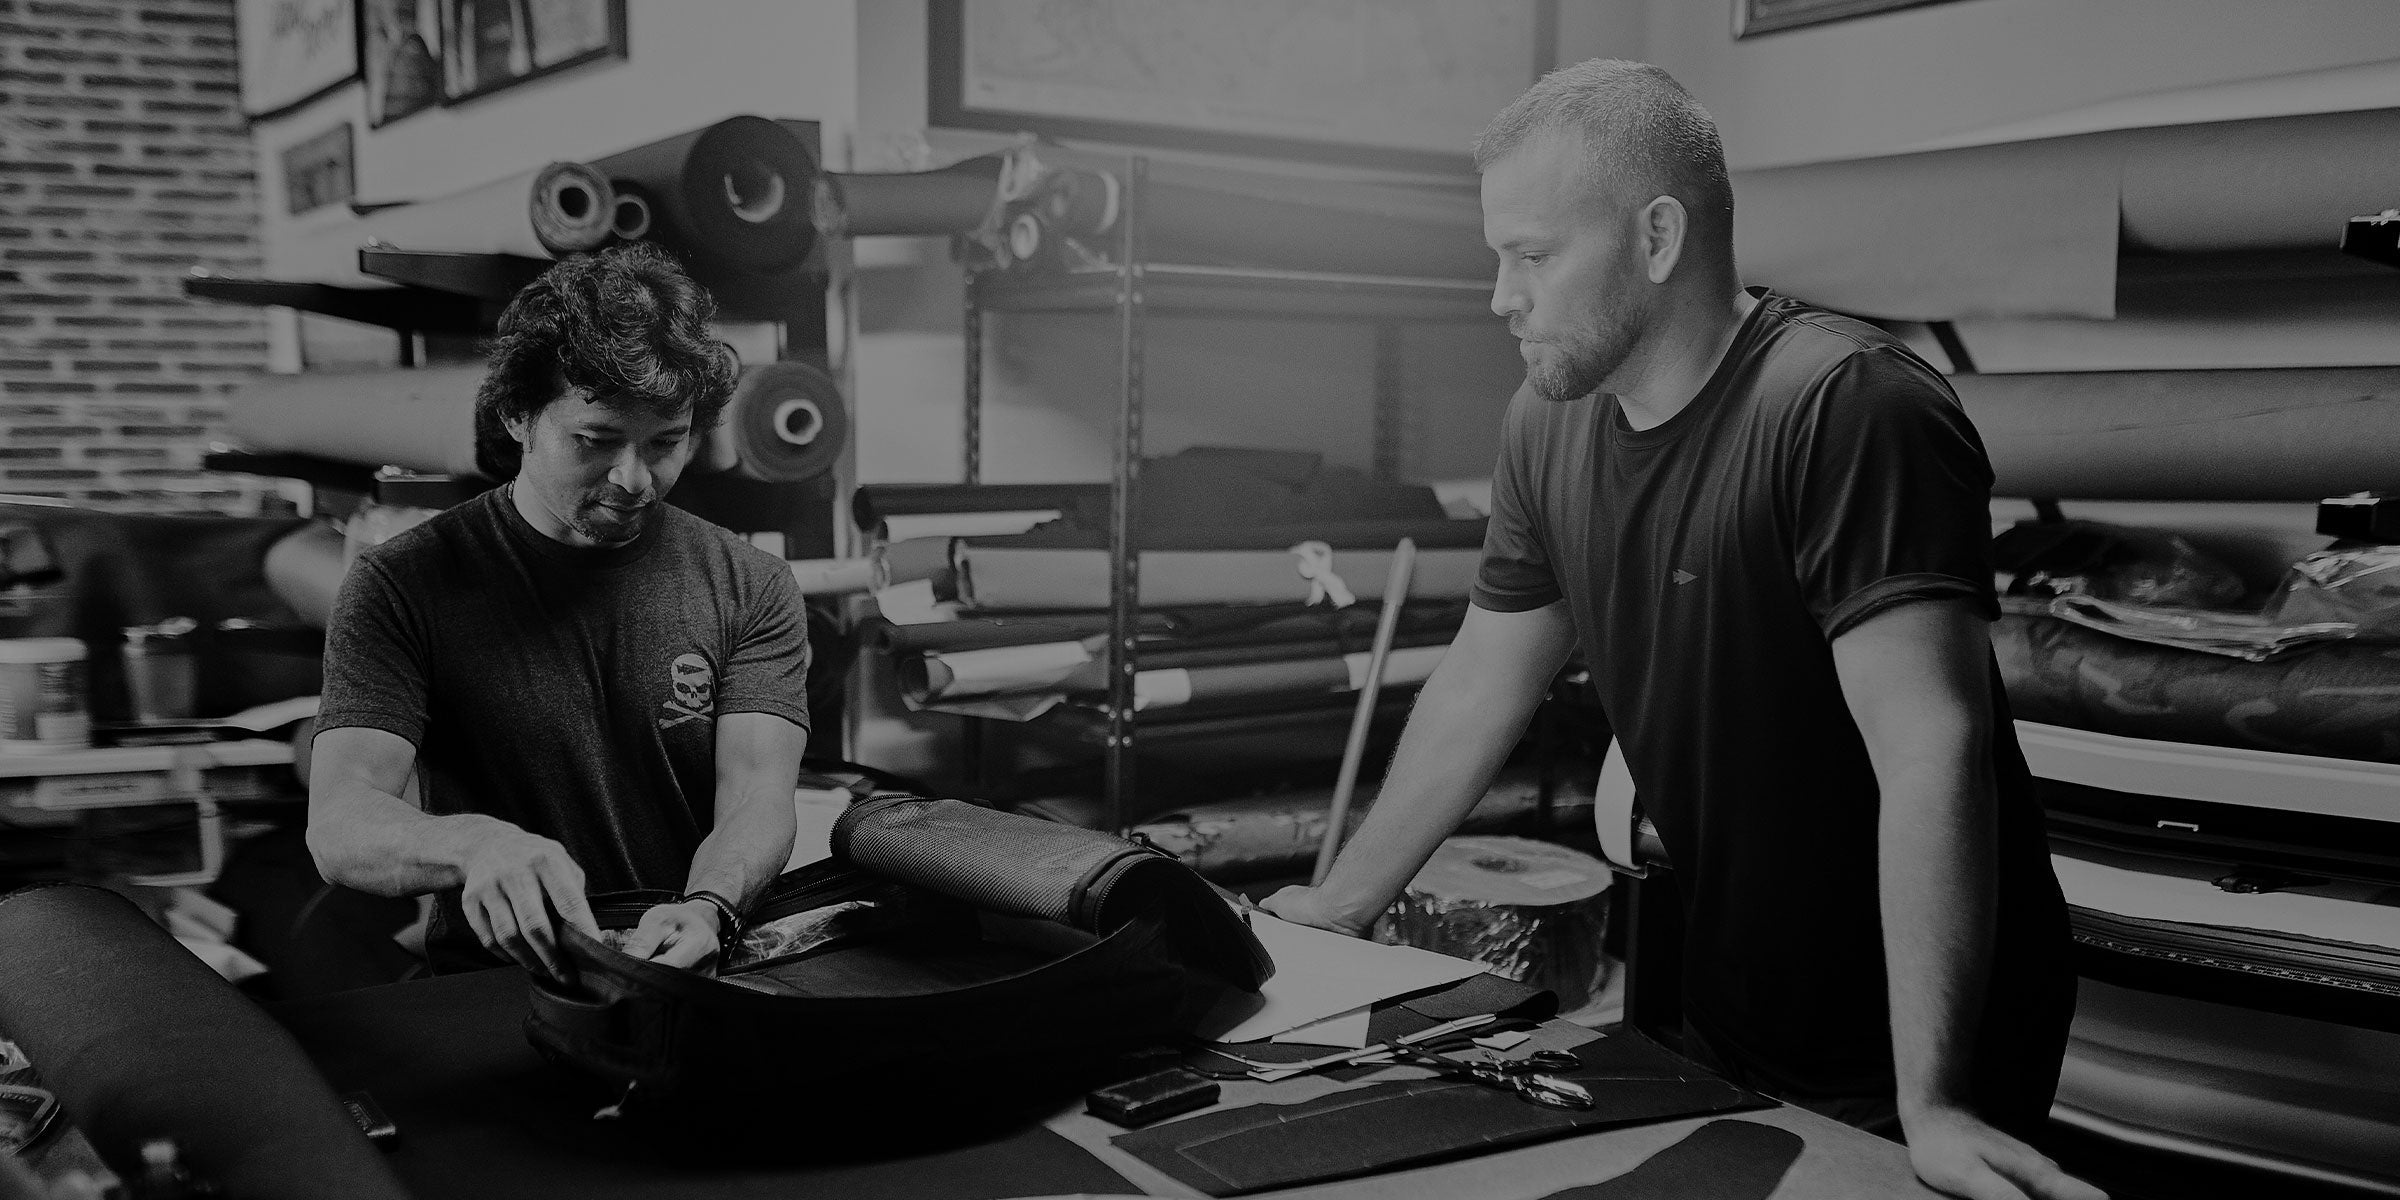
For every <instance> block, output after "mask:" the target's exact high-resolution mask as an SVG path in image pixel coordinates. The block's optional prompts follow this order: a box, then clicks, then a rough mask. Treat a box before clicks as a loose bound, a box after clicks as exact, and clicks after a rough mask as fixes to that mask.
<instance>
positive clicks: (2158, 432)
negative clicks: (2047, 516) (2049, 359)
mask: <svg viewBox="0 0 2400 1200" xmlns="http://www.w3.org/2000/svg"><path fill="white" fill-rule="evenodd" d="M1950 385H1951V387H1952V388H1954V389H1955V390H1956V391H1957V392H1958V396H1959V399H1960V400H1961V401H1962V402H1964V403H1965V405H1966V408H1967V416H1968V417H1969V418H1970V419H1972V420H1973V421H1974V422H1975V428H1976V430H1977V431H1978V432H1979V433H1981V434H1982V436H1983V443H1984V448H1985V449H1986V451H1987V452H1989V453H1990V455H1991V459H1992V473H1993V476H1994V478H1993V483H1992V491H1993V493H1994V494H1996V495H2002V496H2043V497H2050V498H2054V499H2066V500H2072V499H2086V500H2317V499H2321V498H2323V497H2326V496H2338V495H2343V494H2345V493H2349V492H2357V491H2391V490H2396V489H2400V456H2395V455H2394V454H2393V453H2392V451H2391V447H2392V446H2393V445H2394V444H2395V443H2400V367H2293V368H2265V369H2247V370H2225V371H2086V372H2072V373H2069V372H2059V373H2041V374H2012V375H1957V376H1953V377H1951V380H1950Z"/></svg>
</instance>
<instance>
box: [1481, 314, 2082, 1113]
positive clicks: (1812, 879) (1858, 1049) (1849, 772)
mask: <svg viewBox="0 0 2400 1200" xmlns="http://www.w3.org/2000/svg"><path fill="white" fill-rule="evenodd" d="M1753 294H1754V295H1757V296H1759V297H1760V299H1759V302H1758V304H1757V306H1756V307H1755V308H1754V309H1753V310H1752V312H1751V315H1750V316H1749V318H1748V319H1747V320H1746V321H1745V322H1744V324H1743V326H1742V328H1741V331H1740V333H1739V334H1738V335H1737V337H1736V339H1735V341H1734V343H1733V345H1732V347H1731V348H1730V349H1729V350H1728V351H1727V352H1726V355H1725V358H1724V360H1723V362H1722V363H1720V364H1719V366H1718V368H1717V370H1716V372H1715V374H1714V375H1713V376H1712V377H1711V378H1710V380H1709V381H1708V383H1707V385H1706V386H1705V387H1703V388H1702V389H1701V391H1700V393H1699V395H1698V396H1697V397H1696V398H1695V399H1694V400H1693V401H1692V403H1691V404H1690V405H1689V406H1688V407H1686V408H1685V409H1683V410H1682V411H1681V412H1678V413H1677V414H1676V415H1675V416H1674V417H1672V418H1670V419H1669V420H1667V421H1665V422H1664V423H1662V424H1660V425H1657V426H1655V427H1653V428H1650V429H1645V430H1638V431H1637V430H1635V429H1633V428H1632V426H1631V425H1629V424H1628V423H1627V422H1626V420H1625V418H1624V414H1623V411H1622V409H1621V408H1620V407H1619V405H1618V404H1617V402H1616V400H1615V398H1614V397H1611V396H1607V395H1597V394H1595V395H1591V396H1585V397H1583V398H1581V399H1578V400H1573V401H1568V402H1566V403H1557V404H1554V403H1549V402H1546V401H1543V400H1541V399H1540V398H1538V397H1536V396H1533V395H1532V394H1531V393H1530V392H1526V391H1520V392H1519V393H1518V395H1517V397H1516V398H1515V400H1514V401H1513V402H1512V403H1511V404H1510V406H1509V411H1508V416H1507V420H1506V423H1505V426H1504V432H1503V436H1502V446H1501V452H1500V459H1499V465H1498V468H1497V470H1496V472H1495V475H1494V479H1493V486H1492V508H1493V513H1492V521H1491V527H1490V531H1489V533H1488V534H1487V537H1486V541H1485V546H1484V562H1483V568H1482V572H1481V576H1480V579H1479V581H1478V584H1477V586H1476V588H1475V590H1474V597H1473V598H1474V602H1475V603H1476V604H1478V605H1481V606H1483V607H1484V608H1488V609H1493V610H1497V611H1501V612H1523V611H1529V610H1531V609H1535V608H1540V607H1542V606H1544V605H1547V604H1550V603H1552V602H1555V601H1558V600H1560V599H1564V600H1565V601H1566V602H1567V606H1568V609H1569V611H1570V612H1571V613H1572V615H1573V617H1574V621H1575V627H1576V631H1577V633H1578V635H1579V637H1580V639H1581V641H1582V644H1583V647H1584V650H1585V653H1586V655H1587V657H1588V658H1589V660H1590V666H1591V671H1592V678H1593V681H1594V683H1595V684H1596V686H1597V687H1598V689H1599V693H1600V699H1601V703H1602V707H1603V708H1604V709H1605V710H1606V712H1607V714H1608V719H1609V723H1610V724H1611V725H1612V726H1613V727H1614V729H1615V731H1616V734H1617V737H1618V738H1619V740H1620V742H1621V743H1622V745H1623V747H1624V750H1625V757H1626V764H1627V766H1628V767H1629V768H1630V769H1631V771H1632V774H1633V778H1634V782H1635V785H1636V788H1637V789H1638V791H1639V793H1640V795H1641V798H1642V804H1643V807H1644V810H1645V811H1646V812H1648V813H1649V814H1651V816H1652V817H1653V818H1654V819H1655V820H1656V821H1657V823H1658V826H1659V833H1660V836H1661V838H1662V840H1663V841H1664V842H1665V843H1666V847H1667V852H1668V854H1669V856H1670V857H1671V858H1672V860H1673V861H1674V864H1675V868H1676V869H1675V876H1676V881H1677V883H1678V884H1679V885H1680V888H1681V891H1682V893H1683V898H1684V902H1685V909H1686V915H1687V922H1686V928H1687V943H1686V947H1685V953H1686V960H1685V977H1684V993H1685V994H1684V999H1685V1007H1686V1010H1687V1015H1688V1017H1689V1019H1690V1020H1691V1021H1692V1023H1693V1024H1694V1025H1695V1026H1697V1027H1699V1029H1700V1031H1701V1032H1702V1033H1703V1034H1704V1035H1706V1036H1707V1037H1708V1038H1709V1039H1710V1041H1711V1042H1712V1043H1714V1044H1716V1045H1717V1046H1718V1047H1719V1048H1720V1049H1722V1050H1725V1051H1728V1052H1731V1053H1733V1054H1735V1055H1738V1056H1739V1057H1740V1058H1742V1059H1743V1060H1745V1061H1746V1062H1747V1063H1749V1064H1751V1065H1754V1066H1756V1067H1758V1068H1760V1069H1761V1070H1762V1071H1763V1072H1764V1073H1765V1074H1767V1075H1768V1076H1769V1077H1770V1078H1772V1079H1775V1080H1776V1081H1777V1082H1779V1083H1781V1084H1783V1085H1785V1086H1787V1087H1792V1088H1795V1089H1798V1090H1803V1091H1815V1092H1827V1093H1844V1092H1863V1091H1871V1090H1882V1089H1888V1088H1889V1087H1891V1070H1892V1068H1891V1035H1890V1031H1889V1018H1888V1015H1887V1010H1886V1007H1885V994H1884V973H1883V951H1882V944H1881V940H1880V939H1881V932H1880V931H1881V920H1880V916H1879V912H1878V908H1877V891H1876V860H1875V848H1876V826H1875V818H1876V809H1877V791H1876V785H1875V777H1874V769H1873V764H1872V763H1871V761H1870V760H1869V759H1868V757H1867V752H1866V746H1865V743H1864V740H1863V739H1862V737H1861V736H1860V734H1859V731H1858V727H1857V725H1856V724H1855V723H1854V722H1853V721H1852V719H1851V716H1850V711H1849V707H1848V704H1847V702H1846V701H1845V700H1844V698H1843V695H1842V690H1841V681H1840V679H1839V678H1838V677H1837V676H1836V675H1835V672H1834V665H1833V654H1832V649H1831V643H1832V641H1833V639H1834V638H1836V637H1838V636H1839V635H1841V634H1842V633H1843V632H1845V631H1847V630H1849V629H1851V628H1854V627H1855V626H1857V625H1858V624H1859V623H1861V622H1863V621H1865V620H1866V619H1868V618H1869V617H1872V616H1874V615H1876V614H1877V613H1880V612H1883V611H1885V610H1887V609H1889V608H1890V607H1892V606H1894V605H1898V604H1904V603H1909V602H1913V601H1918V600H1929V599H1932V600H1939V599H1950V600H1964V601H1967V602H1970V603H1972V604H1974V605H1976V606H1977V607H1979V608H1981V609H1982V610H1984V611H1985V612H1987V613H1992V614H1994V615H1996V614H1997V611H1998V610H1997V605H1996V602H1995V601H1994V598H1993V595H1992V569H1991V564H1990V541H1991V523H1990V520H1991V519H1990V512H1989V510H1990V502H1991V501H1990V492H1991V479H1992V475H1991V468H1990V465H1989V463H1988V462H1987V460H1986V459H1985V457H1984V452H1983V446H1982V443H1981V442H1980V440H1979V439H1978V438H1977V437H1976V434H1975V430H1974V428H1973V426H1971V425H1970V424H1969V423H1968V421H1967V417H1966V414H1965V412H1964V411H1963V410H1962V409H1961V408H1960V406H1959V403H1958V400H1957V398H1956V397H1955V396H1954V395H1953V394H1952V393H1951V391H1950V389H1949V386H1948V384H1947V383H1945V382H1944V381H1943V380H1942V378H1941V376H1940V374H1939V373H1937V372H1935V371H1934V370H1933V369H1932V368H1931V367H1929V366H1927V365H1925V363H1924V362H1922V361H1921V360H1919V359H1918V358H1916V357H1915V356H1914V355H1913V354H1911V353H1909V351H1908V350H1907V349H1906V347H1904V346H1902V345H1901V344H1900V343H1898V342H1896V341H1894V340H1893V339H1892V338H1890V337H1889V336H1887V335H1886V334H1884V333H1883V332H1881V331H1880V330H1877V329H1875V328H1874V327H1873V326H1870V325H1866V324H1864V323H1861V322H1858V321H1853V320H1850V319H1847V318H1844V317H1838V316H1835V315H1833V314H1831V313H1827V312H1824V311H1823V310H1820V309H1815V308H1811V307H1809V306H1807V305H1805V304H1802V303H1800V302H1798V301H1795V300H1792V299H1789V298H1787V297H1782V296H1776V295H1774V294H1772V293H1769V292H1766V291H1765V289H1754V291H1753ZM1990 680H1991V682H1990V688H1991V692H1992V703H1993V729H1992V746H1993V747H1994V752H1993V764H1992V767H1993V771H1994V776H1995V778H1996V780H1997V783H1998V788H1999V798H2000V809H2001V811H2000V830H1999V838H2000V841H1999V855H2000V906H2001V916H2000V929H1999V941H1998V943H1997V946H1996V949H1995V955H1996V957H1995V960H1994V963H1993V974H1992V979H1993V989H1994V995H1993V998H1992V1000H1991V1002H1990V1003H1989V1004H1988V1005H1987V1008H1986V1025H1987V1027H1988V1026H1992V1025H1993V1024H1994V1023H1995V1022H2004V1021H2012V1020H2013V1021H2023V1020H2024V1019H2025V1018H2026V1017H2027V1016H2028V1013H2027V1011H2026V1010H2025V1008H2024V1007H2023V1004H2020V1003H2019V1000H2018V998H2017V992H2016V990H2017V989H2019V988H2024V987H2030V986H2034V985H2036V984H2039V985H2040V986H2042V987H2045V988H2049V989H2050V990H2049V991H2046V992H2044V993H2043V995H2044V997H2052V996H2055V995H2056V994H2058V993H2057V991H2056V988H2055V984H2056V982H2057V981H2058V979H2059V978H2060V972H2061V971H2062V970H2063V969H2064V968H2063V966H2062V965H2061V964H2063V962H2064V955H2065V951H2066V939H2067V933H2066V923H2065V908H2064V906H2063V902H2062V901H2061V900H2060V898H2059V893H2058V885H2057V882H2056V880H2055V879H2054V878H2053V877H2052V875H2051V872H2050V865H2049V859H2048V856H2047V854H2048V851H2047V847H2046V844H2045V842H2044V839H2043V834H2042V827H2041V814H2040V811H2039V809H2038V807H2037V806H2036V804H2035V802H2034V800H2033V798H2032V786H2031V778H2030V775H2029V774H2028V772H2027V771H2026V769H2025V764H2024V759H2023V756H2022V754H2021V753H2020V752H2019V750H2018V748H2017V743H2016V736H2015V731H2014V728H2013V726H2012V725H2011V723H2010V718H2009V710H2008V701H2007V697H2006V696H2005V695H2004V694H2002V693H2001V691H2000V684H1999V672H1998V669H1997V667H1996V666H1995V667H1994V668H1993V669H1992V670H1991V672H1990ZM2041 1002H2042V1003H2050V1001H2049V1000H2048V999H2044V1000H2042V1001H2041ZM2023 1003H2024V1004H2031V1003H2035V1001H2034V1000H2033V999H2026V1000H2024V1002H2023ZM2051 1015H2057V1016H2058V1019H2059V1020H2060V1021H2063V1015H2058V1014H2051ZM2059 1027H2060V1028H2062V1029H2063V1025H2061V1026H2059ZM1987 1041H1988V1039H1987ZM2051 1053H2052V1055H2053V1057H2052V1059H2051V1064H2052V1067H2053V1069H2055V1063H2056V1059H2055V1048H2053V1049H2052V1051H2051Z"/></svg>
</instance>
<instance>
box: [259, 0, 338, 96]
mask: <svg viewBox="0 0 2400 1200" xmlns="http://www.w3.org/2000/svg"><path fill="white" fill-rule="evenodd" d="M354 3H355V0H239V3H238V4H236V5H235V7H234V10H233V19H234V38H235V42H236V44H237V45H238V46H239V47H240V50H239V57H240V60H241V87H242V112H243V113H244V114H245V115H247V116H249V117H250V118H252V119H253V120H257V119H261V118H265V117H272V116H278V115H280V114H282V113H285V112H289V111H291V110H292V109H295V108H298V107H300V106H301V105H303V104H306V103H308V102H309V101H311V100H314V99H316V98H317V97H319V96H322V95H324V94H325V93H327V92H330V91H332V90H333V89H335V88H337V87H340V86H342V85H343V84H345V83H348V82H350V81H351V80H353V79H356V78H358V20H357V14H356V13H355V11H354V10H353V9H352V5H353V4H354Z"/></svg>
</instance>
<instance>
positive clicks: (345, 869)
mask: <svg viewBox="0 0 2400 1200" xmlns="http://www.w3.org/2000/svg"><path fill="white" fill-rule="evenodd" d="M301 840H302V841H303V842H305V843H306V844H307V846H308V857H309V858H310V860H311V861H313V862H315V863H316V866H317V875H318V876H319V877H320V878H322V879H323V880H324V881H325V882H327V883H332V884H340V885H342V886H344V887H357V886H359V883H360V880H359V879H358V863H359V854H358V850H357V846H358V837H357V823H356V822H355V821H353V820H352V819H351V818H350V815H349V813H348V812H347V811H346V809H345V807H344V806H343V804H342V803H341V801H340V800H338V799H335V798H333V797H330V796H311V797H309V801H308V828H307V829H306V831H305V832H304V833H303V834H302V838H301Z"/></svg>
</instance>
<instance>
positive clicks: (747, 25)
mask: <svg viewBox="0 0 2400 1200" xmlns="http://www.w3.org/2000/svg"><path fill="white" fill-rule="evenodd" d="M856 18H857V5H856V0H627V3H626V44H627V56H626V57H625V58H624V59H622V60H611V61H604V62H598V63H591V64H586V65H584V66H581V67H577V68H574V69H572V70H570V71H567V72H563V73H561V74H558V75H553V76H548V77H545V78H540V79H535V80H532V81H530V82H527V83H523V84H519V85H517V86H515V87H512V88H508V89H506V90H503V91H498V92H493V93H491V94H489V95H485V96H480V97H476V98H475V99H472V100H467V101H464V102H461V103H459V104H456V105H452V106H448V107H435V108H430V109H427V110H425V111H423V112H419V113H415V114H412V115H410V116H407V117H403V118H401V119H400V120H397V121H394V122H392V123H390V124H388V125H385V126H384V127H383V128H381V129H368V128H367V121H366V98H365V92H364V89H363V88H362V87H360V86H358V85H355V84H354V85H352V86H350V87H348V88H345V89H343V90H342V91H339V92H336V93H334V94H332V95H330V96H327V97H326V98H324V99H322V100H319V101H317V102H316V103H314V104H311V105H309V106H308V107H307V108H305V109H303V110H300V111H299V112H296V113H293V114H290V115H288V116H285V117H281V118H278V119H276V120H273V121H266V122H261V123H259V124H258V125H257V126H256V127H255V128H254V130H253V131H252V132H253V137H254V138H255V139H256V142H257V145H258V148H259V175H260V178H259V185H260V186H259V190H260V193H261V195H263V196H265V197H267V198H268V203H267V212H266V213H265V220H264V223H263V225H262V227H261V237H262V240H263V242H264V245H265V250H266V264H267V271H268V273H269V274H277V273H283V274H287V275H313V274H319V273H322V272H324V271H325V270H326V269H327V267H326V264H325V262H324V261H320V260H325V259H327V258H328V257H329V256H330V258H331V259H332V260H333V261H334V269H336V270H338V269H339V267H340V265H341V264H340V262H339V259H340V258H341V257H342V256H344V255H345V254H346V252H347V249H349V248H350V247H348V246H346V245H345V244H344V243H343V242H342V241H341V239H339V238H330V239H323V240H309V239H306V238H305V235H307V234H309V233H312V232H323V231H331V230H338V229H341V228H343V227H345V226H347V225H348V224H349V222H350V221H351V220H352V218H351V217H350V215H349V214H348V213H347V212H346V211H344V210H343V209H341V208H339V207H331V208H323V209H318V210H317V211H315V212H312V213H308V214H305V215H304V216H302V217H300V218H297V219H294V218H291V217H289V216H287V215H286V214H285V213H284V212H283V211H282V205H281V203H280V199H281V197H282V195H283V179H282V162H281V158H280V156H279V153H278V152H279V151H280V150H281V149H282V148H284V147H285V146H288V145H290V144H292V143H294V142H297V141H300V140H302V139H304V138H306V137H308V136H310V135H312V134H315V133H319V132H321V131H323V130H324V129H326V128H328V127H330V126H332V125H334V124H336V123H338V122H340V121H342V120H345V119H346V120H348V121H350V122H351V124H352V127H353V128H354V130H355V131H356V136H357V144H356V145H357V148H356V161H357V171H358V199H359V200H360V201H362V202H368V203H373V202H379V201H413V200H424V199H429V198H432V197H436V196H443V195H448V194H450V193H454V192H459V191H463V190H465V189H467V188H470V187H473V186H475V185H477V184H481V183H488V182H490V181H492V180H495V179H499V178H502V177H504V176H507V175H511V174H514V173H517V172H520V171H526V170H530V169H532V168H535V167H539V166H541V165H542V164H543V163H546V162H550V161H553V160H556V159H571V160H582V159H588V158H593V157H597V156H600V155H604V154H609V153H613V152H615V151H618V150H624V149H628V148H631V147H634V146H638V145H641V144H643V143H645V142H650V141H655V140H657V139H659V138H662V137H667V136H670V135H673V134H676V133H681V132H684V131H686V130H690V129H694V128H698V127H700V126H702V125H706V124H708V123H710V122H712V121H716V120H720V119H722V118H725V117H729V116H734V115H736V114H741V113H752V114H756V115H759V116H769V117H804V118H809V119H813V120H816V121H819V122H822V123H823V124H824V125H826V126H827V134H828V137H827V146H828V157H830V158H834V159H835V161H837V162H838V161H841V159H840V158H839V155H840V154H841V153H843V148H844V147H846V145H847V137H848V132H849V130H850V129H851V128H852V123H853V121H854V118H855V114H856V108H857V92H858V82H857V80H858V74H857V72H858V64H859V55H858V51H857V42H858V33H857V20H856Z"/></svg>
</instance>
